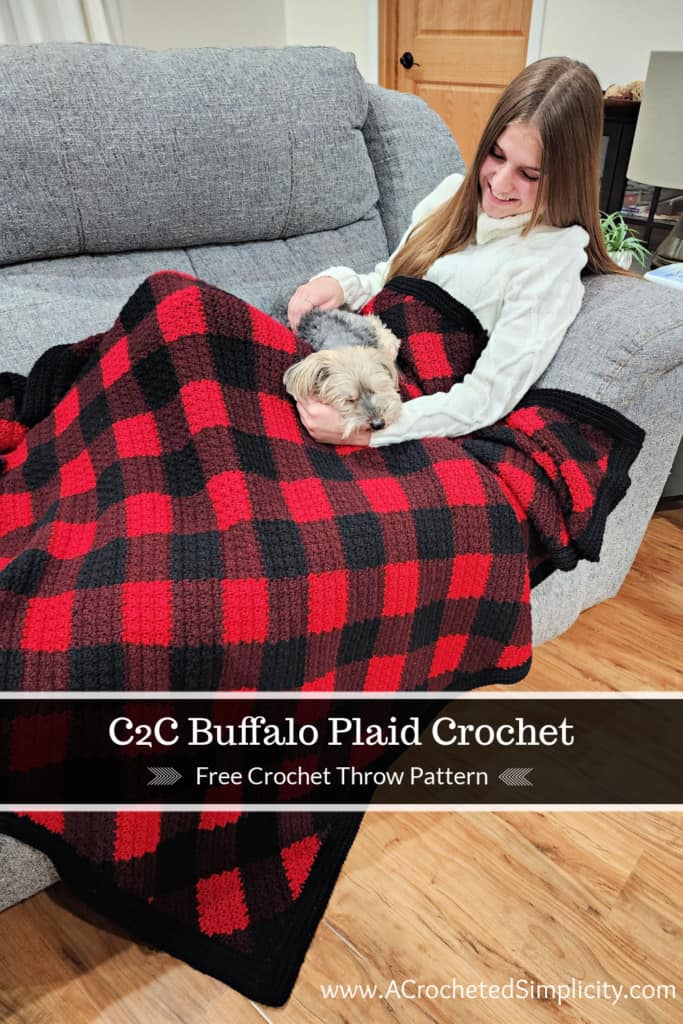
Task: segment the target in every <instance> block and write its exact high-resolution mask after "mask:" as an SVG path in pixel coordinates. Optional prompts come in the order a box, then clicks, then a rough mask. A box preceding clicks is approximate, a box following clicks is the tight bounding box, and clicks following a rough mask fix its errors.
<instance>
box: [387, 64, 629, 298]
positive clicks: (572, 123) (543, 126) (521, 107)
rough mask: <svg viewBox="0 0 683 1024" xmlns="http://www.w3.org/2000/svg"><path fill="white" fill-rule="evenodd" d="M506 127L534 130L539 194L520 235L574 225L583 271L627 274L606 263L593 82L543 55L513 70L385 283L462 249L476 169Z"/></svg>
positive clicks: (474, 198)
mask: <svg viewBox="0 0 683 1024" xmlns="http://www.w3.org/2000/svg"><path fill="white" fill-rule="evenodd" d="M513 122H525V123H528V124H531V125H533V126H534V127H535V128H536V130H537V131H538V133H539V135H540V138H541V168H540V180H539V186H538V194H537V196H536V202H535V204H534V208H533V210H532V213H531V218H530V220H529V222H528V223H527V224H526V225H525V227H524V228H523V230H522V234H523V235H526V234H528V232H529V231H531V229H532V228H533V227H534V226H535V225H536V224H551V225H553V226H554V227H568V226H569V225H571V224H580V225H581V227H583V228H585V230H586V231H587V232H588V235H589V242H588V245H587V246H586V252H587V255H588V262H587V267H586V269H587V270H590V271H592V272H593V273H594V274H626V275H627V276H629V277H631V276H633V275H631V274H630V273H629V272H628V271H625V270H622V269H621V267H618V266H617V264H616V263H614V262H613V261H612V260H611V259H610V257H609V256H608V254H607V249H606V247H605V243H604V240H603V237H602V232H601V230H600V211H599V188H600V141H601V138H602V124H603V97H602V91H601V89H600V83H599V82H598V79H597V78H596V76H595V74H594V73H593V72H592V71H591V69H590V68H589V67H587V65H586V64H582V63H581V61H578V60H570V58H569V57H545V58H544V59H542V60H537V61H535V62H534V63H533V64H530V65H529V66H528V67H526V68H524V70H523V71H520V73H519V74H518V75H517V77H516V78H514V79H513V80H512V82H511V83H510V85H509V86H508V87H507V89H505V91H504V92H503V94H502V95H501V97H500V98H499V100H498V102H497V103H496V106H495V108H494V110H493V113H492V114H491V116H490V118H489V120H488V123H487V125H486V127H485V128H484V132H483V134H482V137H481V140H480V142H479V146H478V148H477V152H476V155H475V157H474V160H473V162H472V166H471V167H470V169H469V170H468V171H467V173H466V175H465V179H464V181H463V182H462V184H461V185H460V188H459V189H458V191H457V192H456V194H455V195H454V196H453V198H452V199H449V200H448V201H447V202H445V203H443V204H442V205H441V206H439V207H438V209H436V210H435V211H434V212H433V213H431V214H430V215H429V216H428V217H426V218H425V219H424V220H423V221H421V222H420V224H418V225H416V226H415V228H413V230H412V231H411V233H410V235H409V236H408V239H407V241H406V243H405V245H404V246H403V247H402V248H401V250H400V251H399V252H398V253H397V254H396V256H395V257H394V259H393V260H392V263H391V267H390V268H389V274H388V277H389V278H391V277H397V276H398V275H399V274H401V275H405V276H407V277H424V275H425V274H426V272H427V270H428V269H429V267H430V266H431V264H432V263H433V262H434V260H436V259H438V258H439V257H440V256H444V255H446V254H447V253H452V252H458V251H459V250H460V249H464V248H465V247H466V246H467V245H469V243H470V242H471V241H472V240H473V239H474V237H475V235H476V230H477V213H478V205H479V199H480V196H479V171H480V169H481V165H482V163H483V162H484V160H485V158H486V157H487V156H488V154H489V153H490V152H491V149H492V147H493V145H494V144H495V143H496V141H497V140H498V138H499V136H500V135H501V134H502V132H503V131H504V130H505V129H506V128H507V126H508V125H509V124H512V123H513Z"/></svg>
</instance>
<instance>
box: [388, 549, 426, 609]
mask: <svg viewBox="0 0 683 1024" xmlns="http://www.w3.org/2000/svg"><path fill="white" fill-rule="evenodd" d="M419 585H420V565H419V562H398V563H393V564H391V565H386V566H385V567H384V606H383V608H382V615H385V616H386V615H411V614H412V613H413V612H414V611H415V609H416V607H417V595H418V589H419Z"/></svg>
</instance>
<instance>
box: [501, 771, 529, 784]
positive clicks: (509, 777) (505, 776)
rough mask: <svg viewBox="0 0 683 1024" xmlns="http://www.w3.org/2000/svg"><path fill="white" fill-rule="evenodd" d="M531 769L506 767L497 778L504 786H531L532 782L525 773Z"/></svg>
mask: <svg viewBox="0 0 683 1024" xmlns="http://www.w3.org/2000/svg"><path fill="white" fill-rule="evenodd" d="M532 771H533V768H506V769H505V771H504V772H501V773H500V775H499V776H498V778H499V779H500V781H501V782H504V783H505V785H506V786H533V782H529V780H528V779H527V775H528V774H529V773H530V772H532Z"/></svg>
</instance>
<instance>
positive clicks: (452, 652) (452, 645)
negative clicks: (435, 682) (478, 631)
mask: <svg viewBox="0 0 683 1024" xmlns="http://www.w3.org/2000/svg"><path fill="white" fill-rule="evenodd" d="M466 646H467V637H466V636H465V635H464V634H462V633H458V634H455V635H454V636H441V637H439V639H438V640H437V641H436V647H435V649H434V657H433V658H432V664H431V665H430V667H429V678H430V679H433V678H434V677H435V676H440V675H441V674H442V673H443V672H455V670H456V669H457V667H458V665H459V664H460V660H461V658H462V655H463V652H464V650H465V647H466Z"/></svg>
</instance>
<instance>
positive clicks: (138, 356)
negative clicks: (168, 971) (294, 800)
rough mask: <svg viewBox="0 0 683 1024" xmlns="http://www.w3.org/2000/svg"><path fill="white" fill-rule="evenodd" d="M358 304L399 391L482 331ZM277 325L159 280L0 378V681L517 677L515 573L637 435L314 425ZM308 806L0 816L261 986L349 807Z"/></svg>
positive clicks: (294, 961)
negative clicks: (420, 437) (376, 328)
mask: <svg viewBox="0 0 683 1024" xmlns="http://www.w3.org/2000/svg"><path fill="white" fill-rule="evenodd" d="M365 312H373V313H376V314H377V315H379V316H380V317H381V318H382V319H383V320H384V321H385V323H386V324H387V325H388V326H389V327H390V328H391V329H392V330H393V331H394V332H395V333H396V334H397V335H398V336H399V337H400V338H401V339H402V347H401V353H400V358H399V364H400V370H401V387H402V393H403V396H404V398H409V397H413V396H415V395H417V394H425V393H433V392H435V391H442V390H446V389H448V388H449V387H450V386H451V384H452V383H453V382H454V381H455V380H458V379H461V378H462V377H463V376H464V375H465V374H466V373H468V372H469V371H470V370H471V369H472V368H473V366H474V364H475V362H476V360H477V358H478V356H479V354H480V353H481V351H482V349H483V347H484V346H485V344H486V341H487V337H486V333H485V332H484V331H483V329H482V328H481V325H480V324H479V323H478V321H477V320H476V318H475V317H474V316H473V314H472V313H471V312H470V311H469V310H467V309H466V308H465V307H463V306H462V305H461V304H460V303H458V302H457V301H455V300H454V299H452V298H451V297H450V296H449V295H448V294H446V293H445V292H443V291H442V290H441V289H439V288H438V287H436V286H435V285H432V284H429V283H427V282H423V281H416V280H411V279H405V278H398V279H395V280H394V281H392V282H391V283H390V284H389V285H388V286H387V287H386V288H385V289H384V290H383V291H382V292H380V293H379V295H377V296H376V297H375V298H374V299H373V300H371V302H370V303H369V304H368V306H367V307H366V308H365ZM307 351H309V350H308V349H307V348H306V346H305V344H304V343H303V342H302V341H300V340H299V339H297V338H296V337H295V336H294V335H293V334H292V333H291V332H290V331H289V330H288V329H287V328H286V327H284V326H283V325H282V324H280V323H278V322H277V321H275V320H273V319H272V318H270V317H269V316H267V315H266V314H264V313H262V312H260V311H259V310H257V309H255V308H253V307H252V306H250V305H248V304H247V303H245V302H243V301H242V300H240V299H238V298H236V297H235V296H232V295H229V294H226V293H225V292H223V291H221V290H219V289H217V288H215V287H212V286H210V285H208V284H206V283H204V282H202V281H199V280H197V279H195V278H193V277H190V276H188V275H185V274H180V273H175V272H162V273H158V274H155V275H153V276H152V277H150V278H148V279H147V280H145V281H144V282H143V284H142V285H141V286H140V287H139V288H138V290H137V291H136V292H135V294H134V295H133V296H132V297H131V299H130V300H129V301H128V302H127V303H126V305H125V307H124V308H123V309H122V311H121V313H120V315H119V317H118V319H117V321H116V323H115V324H114V326H113V327H112V328H111V329H110V330H109V331H106V332H104V333H103V334H99V335H96V336H94V337H91V338H88V339H86V340H84V341H82V342H80V343H78V344H76V345H72V346H58V347H57V348H55V349H51V350H49V351H48V352H47V353H46V354H45V355H44V356H43V357H41V359H39V360H38V362H37V363H36V365H35V367H34V368H33V370H32V371H31V373H30V374H29V375H28V377H27V378H24V377H20V376H19V375H16V374H3V375H0V688H2V689H5V690H73V691H77V690H96V689H102V690H122V691H125V690H144V689H147V690H170V691H172V690H202V691H206V690H244V689H253V690H298V691H302V692H303V691H306V690H329V691H334V690H346V691H352V690H355V691H363V690H367V691H371V690H375V691H376V690H410V691H420V690H439V691H445V690H465V689H471V688H473V687H476V686H480V685H485V684H489V683H512V682H515V681H517V680H519V679H521V678H522V677H523V676H524V675H525V674H526V673H527V672H528V670H529V666H530V659H531V620H530V605H529V601H530V589H531V587H532V586H533V585H535V584H536V583H537V582H539V581H540V580H541V579H543V578H544V577H545V576H546V575H547V574H548V573H549V572H552V571H554V570H555V569H562V570H568V569H571V568H573V567H574V566H575V565H576V564H577V562H578V560H579V559H581V558H585V559H591V560H596V559H597V558H598V556H599V551H600V545H601V539H602V535H603V531H604V527H605V521H606V518H607V516H608V515H609V513H610V511H611V510H612V509H613V508H614V506H615V505H616V504H617V503H618V502H619V501H620V499H621V498H622V497H623V495H624V494H625V492H626V490H627V488H628V486H629V478H628V469H629V467H630V465H631V463H632V462H633V459H634V458H635V457H636V455H637V453H638V451H639V449H640V446H641V444H642V440H643V436H644V435H643V431H642V430H641V429H640V428H639V427H637V426H636V425H634V424H633V423H631V422H630V421H629V420H627V419H625V418H624V417H623V416H621V415H620V414H619V413H617V412H616V411H614V410H611V409H609V408H607V407H605V406H603V405H601V404H599V403H596V402H594V401H592V400H590V399H587V398H584V397H582V396H579V395H575V394H571V393H568V392H563V391H557V390H548V389H536V390H533V391H530V392H529V393H528V394H527V396H526V397H525V398H524V399H523V400H522V401H521V402H520V403H519V405H518V406H517V407H516V408H515V410H514V411H513V412H511V413H510V414H509V415H508V416H507V417H505V418H504V419H503V420H501V421H500V422H499V423H497V424H495V425H494V426H492V427H489V428H487V429H484V430H480V431H477V432H476V433H475V434H471V435H469V436H467V437H464V438H458V439H449V438H442V439H428V440H424V441H419V442H418V441H413V442H408V443H404V444H401V445H395V446H389V447H386V448H378V449H372V448H371V449H368V448H356V447H349V446H340V447H333V446H329V445H322V444H318V443H317V442H315V441H314V440H312V439H311V438H310V437H309V436H308V435H307V434H306V432H305V430H303V429H302V427H301V426H300V423H299V420H298V417H297V415H296V410H295V408H294V405H293V403H292V401H291V399H290V398H289V397H288V396H287V395H286V393H285V392H284V389H283V386H282V375H283V373H284V371H285V369H286V368H287V367H288V366H289V365H290V364H291V362H292V361H293V360H295V359H298V358H301V357H303V356H305V355H306V354H307ZM359 820H360V818H359V816H358V815H348V814H324V813H315V812H311V813H305V814H302V813H284V812H283V813H281V814H272V813H271V814H241V815H238V814H227V813H226V814H215V813H206V814H190V813H174V812H172V811H167V812H164V811H161V812H146V813H123V812H122V813H118V814H113V813H112V814H105V813H100V814H98V813H73V812H70V813H64V814H62V813H48V814H22V815H4V816H0V830H2V831H6V832H9V833H11V834H13V835H16V836H18V837H19V838H21V839H23V840H24V841H26V842H29V843H31V844H32V845H34V846H37V847H39V848H41V849H43V850H45V851H46V852H47V853H48V855H50V856H51V857H52V858H53V860H54V862H55V864H56V865H57V867H58V870H59V871H60V873H61V874H62V877H63V878H64V879H65V880H66V881H68V882H70V883H71V884H72V885H73V887H74V888H75V889H76V890H77V891H78V892H79V893H80V894H81V896H83V897H84V898H85V899H86V900H88V901H89V902H91V903H92V904H93V905H94V906H96V907H98V908H99V909H101V910H104V911H105V912H106V913H109V914H110V915H111V916H112V917H115V918H116V919H117V920H119V921H121V922H122V923H124V924H125V925H126V926H128V927H129V928H130V929H131V930H132V931H133V932H134V933H135V934H137V935H139V936H140V937H142V938H146V939H148V940H149V941H151V942H153V943H155V944H156V945H158V946H160V947H161V948H163V949H166V950H168V951H170V952H172V953H174V954H175V955H177V956H179V957H182V958H183V959H185V960H187V961H188V962H189V963H192V964H193V965H195V966H197V967H199V968H200V969H201V970H204V971H206V972H208V973H210V974H213V975H215V976H216V977H218V978H221V979H223V980H225V981H226V982H228V983H229V984H231V985H233V986H234V987H236V988H237V989H239V990H240V991H242V992H244V993H245V994H246V995H249V996H250V997H252V998H256V999H259V1000H261V1001H263V1002H267V1003H272V1004H279V1003H282V1002H283V1001H284V1000H285V999H286V998H287V996H288V995H289V992H290V991H291V987H292V985H293V983H294V980H295V978H296V974H297V971H298V969H299V967H300V964H301V962H302V959H303V956H304V954H305V951H306V948H307V946H308V944H309V942H310V940H311V937H312V935H313V932H314V930H315V927H316V924H317V922H318V920H319V918H320V915H321V914H322V912H323V909H324V907H325V904H326V902H327V899H328V898H329V895H330V892H331V889H332V886H333V884H334V881H335V879H336V877H337V873H338V871H339V870H340V867H341V864H342V862H343V860H344V857H345V855H346V853H347V851H348V849H349V847H350V845H351V843H352V841H353V837H354V835H355V832H356V830H357V827H358V824H359Z"/></svg>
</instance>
